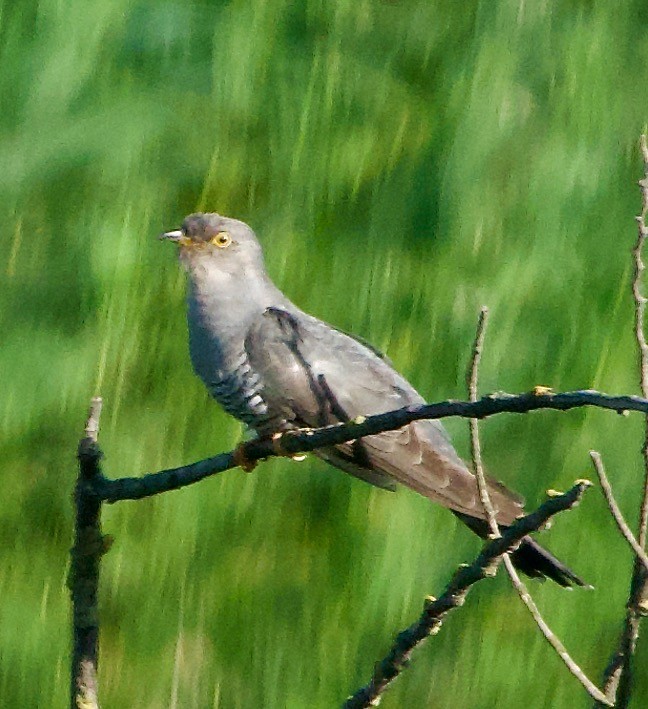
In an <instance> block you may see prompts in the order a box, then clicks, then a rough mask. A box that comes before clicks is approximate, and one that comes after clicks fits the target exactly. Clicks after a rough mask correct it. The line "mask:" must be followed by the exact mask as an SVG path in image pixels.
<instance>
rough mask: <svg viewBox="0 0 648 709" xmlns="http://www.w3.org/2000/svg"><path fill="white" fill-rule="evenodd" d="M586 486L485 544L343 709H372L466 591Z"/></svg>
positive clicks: (555, 499) (545, 505)
mask: <svg viewBox="0 0 648 709" xmlns="http://www.w3.org/2000/svg"><path fill="white" fill-rule="evenodd" d="M590 485H591V483H589V482H587V481H582V480H581V481H579V482H577V483H576V484H575V485H574V486H573V487H572V488H571V489H570V490H568V491H567V492H566V493H564V494H562V495H559V496H558V497H552V498H549V499H548V500H547V501H546V502H544V503H543V504H542V505H540V507H538V509H537V510H536V511H535V512H532V513H531V514H529V515H527V516H526V517H521V518H520V519H519V520H516V522H515V524H513V525H511V527H509V528H508V529H506V530H505V531H504V533H503V534H502V536H501V537H498V538H497V539H491V540H490V541H488V542H487V543H486V544H485V545H484V547H483V549H482V550H481V552H480V554H479V556H477V558H476V559H475V560H474V561H473V563H472V564H470V565H467V566H462V567H460V568H459V569H458V571H457V573H456V574H455V575H454V578H453V579H452V581H451V582H450V583H449V584H448V586H447V587H446V589H445V591H444V592H443V594H442V595H441V596H440V597H439V598H438V599H430V600H428V601H427V602H426V605H425V608H424V609H423V613H422V614H421V616H420V617H419V619H418V620H417V621H416V622H415V623H413V624H412V625H410V626H409V628H406V629H405V630H403V631H402V632H400V633H399V634H398V635H397V636H396V640H395V642H394V645H393V646H392V648H391V650H390V651H389V653H388V654H387V655H386V657H385V658H384V659H382V660H381V661H380V662H377V663H376V665H375V667H374V671H373V675H372V677H371V681H370V682H369V683H368V684H367V685H366V686H364V687H362V688H361V689H359V690H358V691H357V692H356V693H355V694H353V696H351V697H349V699H347V701H346V702H345V703H344V709H365V708H367V707H372V706H376V705H377V704H378V702H379V701H380V697H381V696H382V695H383V693H384V692H385V690H386V689H387V687H388V686H389V685H390V684H391V683H392V682H393V681H394V680H395V679H396V678H397V677H398V676H399V674H400V673H401V672H402V670H403V668H404V667H405V666H406V664H407V662H408V660H409V659H410V657H411V655H412V652H413V651H414V650H415V649H416V648H417V647H418V646H419V645H420V644H421V643H422V642H424V641H425V639H426V638H428V637H429V636H430V635H434V634H435V633H436V632H438V630H439V628H440V627H441V625H442V623H443V621H444V620H445V618H446V616H447V614H448V613H449V612H450V611H452V610H453V609H455V608H458V607H459V606H461V605H463V603H464V601H465V599H466V595H467V594H468V591H469V590H470V587H471V586H472V585H473V584H475V583H476V582H477V581H480V580H481V579H483V578H488V577H490V576H493V573H494V570H495V568H496V566H497V564H498V563H499V561H500V560H501V557H502V555H503V554H506V553H508V552H511V551H513V550H515V549H516V548H517V546H518V544H519V543H520V541H521V539H522V538H523V537H525V536H526V535H527V534H529V533H531V532H534V531H537V530H538V529H540V527H542V526H543V525H544V524H545V522H546V521H547V520H548V519H549V518H550V517H552V516H553V515H555V514H557V513H558V512H561V511H563V510H567V509H570V508H572V507H573V506H574V505H576V504H578V502H579V501H580V499H581V497H582V496H583V493H584V492H585V490H586V489H587V488H588V487H589V486H590Z"/></svg>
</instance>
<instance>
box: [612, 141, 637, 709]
mask: <svg viewBox="0 0 648 709" xmlns="http://www.w3.org/2000/svg"><path fill="white" fill-rule="evenodd" d="M640 148H641V156H642V158H643V165H644V174H643V178H642V179H641V180H639V187H640V188H641V213H640V214H639V216H637V217H636V220H637V241H636V244H635V247H634V249H633V251H632V255H633V259H634V277H633V279H632V296H633V299H634V303H635V328H634V334H635V340H636V341H637V356H638V364H639V382H640V385H641V392H642V394H643V396H644V398H648V343H647V342H646V335H645V331H644V321H645V311H646V297H645V296H644V295H643V293H642V289H641V285H642V275H643V272H644V269H645V266H644V263H643V257H642V253H643V247H644V244H645V242H646V239H647V238H648V224H646V220H647V219H648V141H647V140H646V136H645V135H642V136H641V139H640ZM641 452H642V456H643V459H644V483H643V492H642V498H641V504H640V506H639V529H638V532H637V542H638V544H639V546H640V547H642V548H643V549H645V548H646V537H647V536H648V417H646V428H645V434H644V443H643V447H642V451H641ZM647 612H648V572H646V570H645V568H644V566H643V565H642V564H641V563H640V561H639V557H638V556H636V557H635V565H634V570H633V573H632V580H631V582H630V594H629V598H628V602H627V604H626V615H625V621H624V624H623V629H622V631H621V637H620V638H619V643H618V646H617V649H616V651H615V653H614V655H613V656H612V659H611V660H610V662H609V664H608V666H607V667H606V669H605V673H604V675H603V677H604V690H605V695H606V696H607V697H608V698H610V699H612V700H614V701H615V702H616V706H617V707H619V709H626V707H627V706H628V704H629V702H630V695H631V693H632V661H633V658H634V654H635V650H636V647H637V640H638V638H639V628H640V625H641V618H642V615H645V614H646V613H647Z"/></svg>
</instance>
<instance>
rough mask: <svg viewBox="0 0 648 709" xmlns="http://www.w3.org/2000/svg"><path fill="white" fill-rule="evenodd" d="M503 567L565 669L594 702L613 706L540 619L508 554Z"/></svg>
mask: <svg viewBox="0 0 648 709" xmlns="http://www.w3.org/2000/svg"><path fill="white" fill-rule="evenodd" d="M504 566H505V568H506V571H507V572H508V575H509V577H510V579H511V583H512V584H513V586H514V587H515V590H516V591H517V592H518V595H519V596H520V599H521V601H522V603H524V605H525V606H526V607H527V608H528V609H529V613H531V616H532V617H533V620H534V621H535V622H536V625H537V626H538V628H540V631H541V633H542V635H543V636H544V638H545V640H546V641H547V642H548V643H549V645H551V647H552V648H553V649H554V650H555V651H556V653H557V654H558V656H559V657H560V659H561V660H562V661H563V662H564V663H565V665H566V667H567V669H568V670H569V671H570V672H571V673H572V675H574V677H575V678H576V679H577V680H578V681H579V682H580V683H581V684H582V685H583V687H584V688H585V690H586V691H587V693H588V694H589V695H590V697H592V699H594V700H596V701H597V702H599V703H600V704H602V705H604V706H608V707H611V706H614V704H613V703H612V702H611V701H610V700H608V699H607V697H606V696H605V694H603V692H602V691H601V690H600V689H599V688H598V687H597V686H596V685H595V684H594V682H592V680H591V679H590V678H589V677H588V676H587V675H586V674H585V673H584V672H583V670H582V669H581V667H580V665H579V664H578V663H577V662H575V661H574V659H573V658H572V657H571V655H570V654H569V653H568V652H567V648H565V646H564V645H563V644H562V642H561V641H560V638H559V637H558V636H557V635H556V634H555V633H554V632H553V630H552V629H551V628H550V627H549V625H548V624H547V622H546V621H545V619H544V618H543V617H542V614H541V613H540V609H539V608H538V606H537V605H536V604H535V601H534V600H533V598H532V597H531V594H530V593H529V590H528V589H527V587H526V585H525V584H524V582H523V581H522V579H521V578H520V577H519V575H518V573H517V571H516V570H515V567H514V566H513V562H512V561H511V558H510V556H509V555H508V554H505V555H504Z"/></svg>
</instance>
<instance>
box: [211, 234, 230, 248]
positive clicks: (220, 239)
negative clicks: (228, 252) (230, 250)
mask: <svg viewBox="0 0 648 709" xmlns="http://www.w3.org/2000/svg"><path fill="white" fill-rule="evenodd" d="M211 243H212V244H213V245H214V246H218V247H219V248H220V249H224V248H226V247H228V246H229V245H230V244H231V243H232V237H231V236H230V235H229V234H228V233H227V232H226V231H219V232H218V234H216V236H214V237H212V239H211Z"/></svg>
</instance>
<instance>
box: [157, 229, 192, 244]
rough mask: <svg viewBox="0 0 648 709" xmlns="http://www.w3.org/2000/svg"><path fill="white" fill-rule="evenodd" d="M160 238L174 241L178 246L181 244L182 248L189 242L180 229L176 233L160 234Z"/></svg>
mask: <svg viewBox="0 0 648 709" xmlns="http://www.w3.org/2000/svg"><path fill="white" fill-rule="evenodd" d="M158 238H159V239H165V240H168V241H174V242H175V243H176V244H180V245H181V246H184V245H185V244H186V243H188V241H189V239H188V238H187V237H186V236H185V235H184V234H183V233H182V231H180V229H176V230H175V231H167V232H165V233H164V234H160V236H159V237H158Z"/></svg>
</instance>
